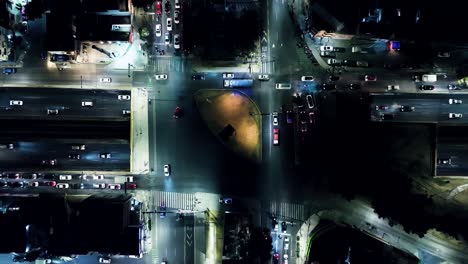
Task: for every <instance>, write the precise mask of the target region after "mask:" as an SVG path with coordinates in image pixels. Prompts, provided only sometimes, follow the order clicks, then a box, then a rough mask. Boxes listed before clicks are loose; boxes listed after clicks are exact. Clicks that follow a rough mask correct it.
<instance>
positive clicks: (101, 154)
mask: <svg viewBox="0 0 468 264" xmlns="http://www.w3.org/2000/svg"><path fill="white" fill-rule="evenodd" d="M111 157H112V155H111V154H110V153H100V154H99V158H101V159H110V158H111Z"/></svg>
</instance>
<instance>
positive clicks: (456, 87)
mask: <svg viewBox="0 0 468 264" xmlns="http://www.w3.org/2000/svg"><path fill="white" fill-rule="evenodd" d="M447 89H449V90H461V87H460V86H458V85H455V84H449V85H447Z"/></svg>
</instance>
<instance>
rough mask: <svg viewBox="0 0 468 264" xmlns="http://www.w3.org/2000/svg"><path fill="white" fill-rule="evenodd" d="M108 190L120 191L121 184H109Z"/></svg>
mask: <svg viewBox="0 0 468 264" xmlns="http://www.w3.org/2000/svg"><path fill="white" fill-rule="evenodd" d="M107 188H109V189H111V190H120V184H108V185H107Z"/></svg>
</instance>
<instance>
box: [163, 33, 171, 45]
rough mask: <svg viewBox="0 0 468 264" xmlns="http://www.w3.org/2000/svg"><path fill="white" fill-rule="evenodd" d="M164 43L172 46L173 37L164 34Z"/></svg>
mask: <svg viewBox="0 0 468 264" xmlns="http://www.w3.org/2000/svg"><path fill="white" fill-rule="evenodd" d="M164 43H165V44H166V45H171V36H170V35H169V33H168V32H166V34H164Z"/></svg>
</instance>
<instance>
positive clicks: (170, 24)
mask: <svg viewBox="0 0 468 264" xmlns="http://www.w3.org/2000/svg"><path fill="white" fill-rule="evenodd" d="M166 27H167V31H172V18H170V17H168V18H167V20H166Z"/></svg>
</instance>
